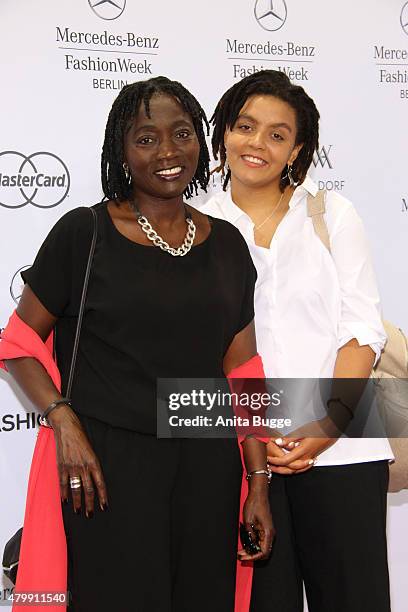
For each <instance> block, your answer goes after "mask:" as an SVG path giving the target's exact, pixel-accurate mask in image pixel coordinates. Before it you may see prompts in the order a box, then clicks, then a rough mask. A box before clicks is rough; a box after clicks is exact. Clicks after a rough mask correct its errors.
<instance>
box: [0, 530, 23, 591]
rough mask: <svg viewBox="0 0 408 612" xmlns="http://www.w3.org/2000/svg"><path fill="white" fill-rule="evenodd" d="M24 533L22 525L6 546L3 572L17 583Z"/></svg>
mask: <svg viewBox="0 0 408 612" xmlns="http://www.w3.org/2000/svg"><path fill="white" fill-rule="evenodd" d="M22 533H23V528H22V527H20V529H19V530H18V531H16V533H15V534H14V535H13V537H12V538H10V540H9V541H8V542H7V544H6V545H5V547H4V553H3V572H4V573H5V575H6V576H7V578H8V579H9V580H10V581H11V582H12V583H13V584H16V578H17V567H18V559H19V556H20V544H21V536H22Z"/></svg>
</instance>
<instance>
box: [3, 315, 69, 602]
mask: <svg viewBox="0 0 408 612" xmlns="http://www.w3.org/2000/svg"><path fill="white" fill-rule="evenodd" d="M16 357H34V358H35V359H37V360H38V361H39V362H40V363H41V364H42V365H43V366H44V368H45V369H46V370H47V372H48V374H49V376H50V378H51V379H52V381H53V383H54V385H55V386H56V387H57V389H60V388H61V377H60V373H59V371H58V368H57V366H56V364H55V362H54V360H53V358H52V337H50V338H48V340H47V342H46V343H45V344H44V343H43V341H42V340H41V338H40V337H39V336H38V335H37V334H36V333H35V331H34V330H33V329H32V328H31V327H29V326H28V325H26V323H24V321H22V320H21V319H20V317H19V316H18V315H17V313H16V312H14V313H13V314H12V316H11V317H10V320H9V322H8V325H7V327H6V328H5V329H4V331H3V333H2V334H1V340H0V360H1V361H0V367H2V368H4V369H6V366H5V364H4V360H5V359H15V358H16ZM66 590H67V546H66V539H65V532H64V523H63V519H62V509H61V498H60V488H59V478H58V470H57V460H56V448H55V440H54V432H53V430H52V429H51V428H49V427H40V430H39V433H38V437H37V441H36V444H35V448H34V454H33V458H32V462H31V468H30V476H29V479H28V489H27V499H26V508H25V515H24V528H23V537H22V540H21V549H20V560H19V566H18V572H17V582H16V588H15V591H16V592H32V591H45V592H64V593H65V592H66ZM65 609H66V607H65V606H61V605H59V606H53V605H46V606H41V605H39V606H35V610H43V611H44V612H62V611H63V610H65ZM26 610H27V608H26V606H20V605H18V604H14V605H13V612H25V611H26Z"/></svg>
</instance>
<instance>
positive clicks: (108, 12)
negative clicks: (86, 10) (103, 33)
mask: <svg viewBox="0 0 408 612" xmlns="http://www.w3.org/2000/svg"><path fill="white" fill-rule="evenodd" d="M88 4H89V6H90V7H91V9H92V10H93V12H94V13H95V15H97V16H98V17H100V18H101V19H107V20H108V21H112V20H113V19H117V18H118V17H120V16H121V14H122V13H123V11H124V10H125V6H126V0H88Z"/></svg>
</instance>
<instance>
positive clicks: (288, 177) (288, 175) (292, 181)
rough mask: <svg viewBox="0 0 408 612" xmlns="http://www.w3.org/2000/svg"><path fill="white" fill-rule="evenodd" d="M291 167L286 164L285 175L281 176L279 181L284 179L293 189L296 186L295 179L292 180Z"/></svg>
mask: <svg viewBox="0 0 408 612" xmlns="http://www.w3.org/2000/svg"><path fill="white" fill-rule="evenodd" d="M292 173H293V165H292V164H287V166H286V174H285V176H282V178H281V181H284V180H285V179H288V181H289V185H290V186H291V187H294V186H295V185H296V182H295V179H294V178H293V174H292Z"/></svg>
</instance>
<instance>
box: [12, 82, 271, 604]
mask: <svg viewBox="0 0 408 612" xmlns="http://www.w3.org/2000/svg"><path fill="white" fill-rule="evenodd" d="M206 127H208V123H207V119H206V117H205V114H204V111H203V110H202V108H201V106H200V105H199V103H198V102H197V100H196V99H195V98H194V96H193V95H192V94H191V93H190V92H189V91H187V90H186V89H185V88H184V87H183V86H182V85H181V84H180V83H178V82H176V81H171V80H169V79H167V78H165V77H157V78H152V79H150V80H147V81H141V82H137V83H133V84H131V85H127V86H126V87H124V88H123V89H122V91H121V92H120V94H119V95H118V97H117V98H116V100H115V101H114V103H113V106H112V109H111V112H110V114H109V118H108V122H107V126H106V132H105V141H104V145H103V152H102V185H103V190H104V193H105V199H104V200H103V201H102V202H100V203H99V204H96V205H94V206H93V208H94V210H95V211H96V215H97V220H98V223H97V225H98V234H97V241H96V248H95V253H94V257H93V261H92V267H91V273H90V278H89V286H88V292H87V298H86V306H85V311H84V317H83V323H82V331H81V337H80V342H79V350H78V356H77V363H76V368H75V377H74V381H73V386H72V394H71V397H70V398H65V397H63V395H64V389H66V386H67V379H68V374H69V364H70V359H71V354H72V346H73V340H74V335H75V326H76V321H77V317H78V311H79V304H80V301H81V291H82V286H83V279H84V273H85V267H86V262H87V256H88V252H89V245H90V242H91V237H92V216H91V214H90V212H89V210H88V209H87V208H84V207H82V208H76V209H74V210H71V211H69V212H68V213H67V214H66V215H65V216H64V217H62V219H60V220H59V221H58V223H57V224H56V225H55V226H54V228H53V229H52V230H51V232H50V234H49V235H48V237H47V238H46V240H45V242H44V243H43V245H42V247H41V249H40V251H39V253H38V255H37V257H36V259H35V262H34V264H33V266H32V267H31V268H30V269H28V270H26V271H25V272H23V274H22V275H23V278H24V280H25V282H26V286H25V288H24V291H23V294H22V297H21V300H20V303H19V305H18V308H17V316H18V321H19V323H18V325H19V326H20V328H21V326H23V325H25V326H26V328H29V330H28V331H29V333H31V337H35V338H36V339H37V341H36V342H37V346H38V342H40V343H41V342H44V341H45V340H46V339H47V338H48V336H49V334H50V332H51V330H52V329H53V328H54V327H55V328H56V356H57V362H58V367H59V370H60V373H61V377H62V392H61V393H60V392H59V390H58V389H57V387H56V385H55V384H54V383H53V381H52V380H51V378H50V376H49V375H48V373H47V371H46V370H45V369H44V367H43V365H42V364H41V363H40V362H39V361H38V359H36V358H34V352H33V355H32V356H31V353H30V350H29V349H30V347H28V352H26V353H24V352H23V355H25V356H21V355H22V353H21V350H19V351H17V353H16V355H17V354H18V355H19V356H18V357H17V356H16V358H13V359H11V358H10V355H9V356H8V357H7V356H6V353H5V351H6V348H5V347H6V346H8V345H12V344H13V343H12V342H11V340H12V339H13V338H12V333H11V330H10V329H8V330H6V336H5V337H7V339H8V340H7V341H8V343H9V344H8V345H7V343H6V345H4V344H3V345H2V348H1V350H0V359H1V358H3V359H5V360H6V365H7V368H8V370H9V371H10V372H11V374H12V375H13V376H14V378H15V379H16V380H17V382H18V383H19V384H20V386H21V387H22V389H23V390H24V392H25V393H26V395H27V396H28V397H29V398H30V399H31V400H32V402H33V403H34V405H36V406H37V407H38V409H39V410H40V411H41V412H44V411H45V412H46V413H47V419H48V425H50V426H51V427H52V430H53V434H54V436H55V444H56V453H57V462H58V475H59V482H60V493H61V498H62V500H63V502H65V503H63V521H64V528H65V534H66V543H67V550H68V590H69V591H70V593H71V597H72V599H71V604H70V606H69V608H68V609H69V610H70V611H72V612H113V611H118V612H134V611H136V610H137V611H138V612H193V611H194V612H209V611H210V610H211V612H233V610H234V594H235V570H236V556H237V542H238V537H237V535H238V512H239V501H240V489H241V474H242V468H241V457H240V452H239V447H238V444H237V440H236V439H234V438H228V439H197V438H192V439H189V438H185V439H184V438H177V439H163V438H162V439H158V438H157V436H156V433H157V431H156V420H157V419H156V408H157V406H156V381H157V379H158V378H160V377H162V378H167V379H169V378H174V379H176V378H211V379H214V378H216V379H217V378H225V376H226V375H232V373H233V372H235V371H236V370H237V368H238V367H241V368H243V364H245V363H246V362H248V363H251V364H258V365H257V368H258V369H257V372H258V373H261V367H260V359H259V357H258V356H257V354H256V343H255V332H254V325H253V317H254V310H253V292H254V286H255V279H256V271H255V269H254V266H253V264H252V261H251V257H250V254H249V252H248V248H247V246H246V244H245V241H244V240H243V238H242V237H241V235H240V233H239V232H238V231H237V230H236V228H234V227H233V226H232V225H231V224H229V223H226V222H225V221H221V220H218V219H211V218H209V217H207V216H206V215H204V214H202V213H200V212H198V211H196V210H195V209H194V208H192V207H190V206H189V205H187V203H186V202H185V201H184V200H185V199H188V198H189V197H190V196H191V195H192V194H194V193H196V192H197V190H198V188H202V189H204V190H205V189H206V186H207V183H208V178H209V154H208V150H207V147H206V143H205V128H206ZM237 262H239V269H238V268H237V267H236V263H237ZM14 321H15V319H14ZM26 331H27V330H26ZM17 345H18V339H17V338H16V339H15V346H16V347H17ZM20 348H21V347H20ZM41 348H42V347H40V349H41ZM10 354H11V353H10ZM251 367H252V366H251ZM242 371H244V370H242ZM244 375H245V374H243V376H244ZM42 431H43V430H42ZM242 450H243V456H244V460H245V464H246V469H247V471H248V472H249V473H250V479H249V493H248V496H247V498H246V503H245V506H244V521H245V524H246V526H247V528H248V530H250V529H256V530H257V531H258V534H259V536H260V543H259V544H260V548H258V552H257V553H256V554H255V555H253V556H252V557H250V558H254V559H261V558H266V557H267V556H268V554H269V552H270V549H271V546H272V520H271V516H270V512H269V503H268V497H267V486H268V485H267V483H268V479H267V478H266V477H267V476H268V472H267V470H266V445H265V443H264V442H262V441H260V440H258V439H256V438H255V437H247V438H246V439H244V441H243V442H242ZM54 460H55V456H54ZM58 501H59V500H58ZM31 510H33V509H31V508H28V512H27V513H26V518H27V520H31V519H32V514H33V513H32V512H31ZM57 518H58V517H57ZM29 527H30V525H27V524H25V525H24V528H23V541H22V551H25V550H27V547H28V545H26V544H25V537H26V538H29V534H32V533H33V531H32V529H31V531H30V529H29ZM45 530H46V526H45ZM34 535H35V533H34ZM51 535H52V534H51ZM44 537H45V536H44ZM55 537H56V534H55ZM62 552H63V551H62ZM62 552H61V554H62ZM41 555H42V551H41V550H39V549H38V548H37V549H36V550H34V551H32V556H31V558H30V560H29V562H27V559H26V558H24V559H23V560H21V559H20V563H22V565H21V567H20V568H19V573H18V574H17V587H19V586H20V588H21V586H22V585H24V584H27V583H28V582H29V580H26V581H25V582H24V581H23V579H22V578H21V579H20V582H19V574H20V570H21V571H22V572H23V574H24V576H27V574H30V567H29V564H30V563H31V564H35V563H38V564H40V565H41V564H42V566H44V563H46V562H45V561H44V559H48V558H49V557H48V556H45V557H44V558H41ZM23 556H24V554H23ZM48 570H50V568H48ZM44 574H45V580H46V578H47V567H45V571H44Z"/></svg>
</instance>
